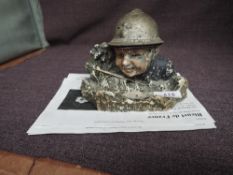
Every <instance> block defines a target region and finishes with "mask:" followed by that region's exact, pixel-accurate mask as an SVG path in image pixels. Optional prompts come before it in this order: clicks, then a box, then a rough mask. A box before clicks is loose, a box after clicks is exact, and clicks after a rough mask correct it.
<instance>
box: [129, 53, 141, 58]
mask: <svg viewBox="0 0 233 175" xmlns="http://www.w3.org/2000/svg"><path fill="white" fill-rule="evenodd" d="M131 56H132V57H138V56H140V55H139V54H138V53H133V54H131Z"/></svg>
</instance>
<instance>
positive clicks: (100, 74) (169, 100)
mask: <svg viewBox="0 0 233 175" xmlns="http://www.w3.org/2000/svg"><path fill="white" fill-rule="evenodd" d="M162 43H163V41H162V39H161V38H160V37H159V33H158V27H157V24H156V22H155V21H154V20H153V19H152V18H151V17H150V16H149V15H147V14H146V13H144V12H143V11H141V10H140V9H135V10H133V11H131V12H130V13H128V14H126V15H125V16H124V17H123V18H121V19H120V20H119V21H118V23H117V25H116V29H115V35H114V37H113V39H112V40H111V41H110V42H109V43H106V42H104V43H101V44H96V45H95V46H94V48H93V49H92V50H91V51H90V53H91V58H90V60H89V61H88V62H87V63H86V69H87V70H88V71H89V72H90V76H91V77H90V78H89V79H86V80H84V81H83V83H82V86H81V90H82V94H83V96H84V97H85V98H86V99H87V100H88V101H91V102H93V103H95V104H96V106H97V109H99V110H109V111H132V110H133V111H135V110H136V111H145V110H152V111H153V110H164V109H168V108H171V107H173V106H174V105H175V104H176V102H178V101H180V100H181V99H183V98H184V97H185V96H186V89H187V80H186V79H185V78H183V77H182V76H180V75H179V74H178V73H176V72H175V70H174V66H173V64H172V62H171V61H170V60H169V59H166V58H164V57H161V56H160V55H159V54H158V53H159V46H160V45H161V44H162ZM168 91H169V92H179V93H180V97H179V98H174V97H176V94H175V95H174V96H170V95H168V96H167V95H166V93H165V92H168ZM158 94H160V95H158ZM161 94H162V95H161ZM164 94H165V95H164Z"/></svg>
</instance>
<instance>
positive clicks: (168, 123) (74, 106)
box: [27, 74, 216, 135]
mask: <svg viewBox="0 0 233 175" xmlns="http://www.w3.org/2000/svg"><path fill="white" fill-rule="evenodd" d="M85 77H88V75H87V74H69V75H68V77H66V78H65V79H64V80H63V82H62V84H61V86H60V88H59V90H58V91H57V93H56V94H55V96H54V97H53V99H52V100H51V101H50V103H49V104H48V106H47V107H46V109H45V110H44V111H43V112H42V113H41V114H40V116H39V117H38V118H37V120H36V121H35V122H34V123H33V125H32V126H31V127H30V129H29V130H28V131H27V134H28V135H39V134H83V133H113V132H145V131H182V130H197V129H211V128H216V126H215V121H214V120H213V118H212V117H211V116H210V114H209V113H208V112H207V110H206V109H205V108H204V107H203V106H202V105H201V103H200V102H199V101H198V100H197V99H196V98H195V97H194V96H193V94H192V92H191V91H190V90H188V93H187V97H186V98H185V99H184V100H183V101H181V102H180V103H178V104H177V105H176V106H175V107H174V108H173V109H170V110H167V111H159V112H157V111H156V112H149V111H147V112H104V111H97V110H96V109H95V107H94V106H93V105H92V104H90V103H89V102H87V101H86V100H85V99H84V98H83V97H82V96H81V93H80V85H81V82H82V79H83V78H85Z"/></svg>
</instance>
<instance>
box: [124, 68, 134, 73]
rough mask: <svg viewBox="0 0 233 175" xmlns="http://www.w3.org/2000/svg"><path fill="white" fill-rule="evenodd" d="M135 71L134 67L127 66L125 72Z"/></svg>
mask: <svg viewBox="0 0 233 175" xmlns="http://www.w3.org/2000/svg"><path fill="white" fill-rule="evenodd" d="M133 71H134V68H127V69H124V72H126V73H131V72H133Z"/></svg>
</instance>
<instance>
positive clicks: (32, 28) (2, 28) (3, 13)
mask: <svg viewBox="0 0 233 175" xmlns="http://www.w3.org/2000/svg"><path fill="white" fill-rule="evenodd" d="M47 46H48V43H47V41H46V39H45V35H44V29H43V19H42V13H41V9H40V5H39V2H38V0H1V1H0V63H4V62H6V61H8V60H11V59H13V58H15V57H17V56H20V55H23V54H26V53H28V52H31V51H33V50H36V49H40V48H45V47H47Z"/></svg>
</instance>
